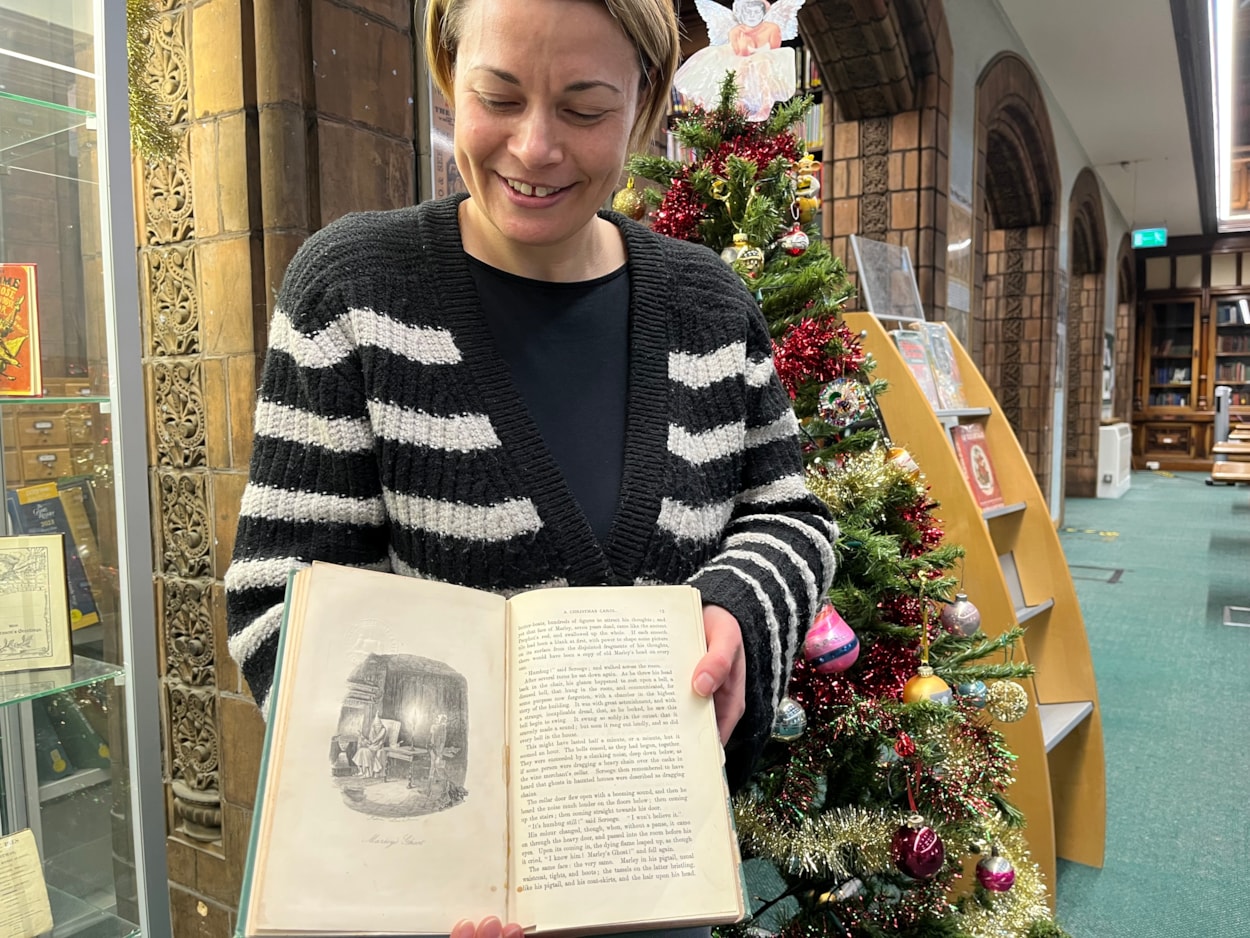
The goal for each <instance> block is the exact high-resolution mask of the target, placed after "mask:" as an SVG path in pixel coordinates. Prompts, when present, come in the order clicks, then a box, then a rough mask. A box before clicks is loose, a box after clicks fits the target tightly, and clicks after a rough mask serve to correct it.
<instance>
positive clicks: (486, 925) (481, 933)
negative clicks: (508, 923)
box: [477, 915, 503, 938]
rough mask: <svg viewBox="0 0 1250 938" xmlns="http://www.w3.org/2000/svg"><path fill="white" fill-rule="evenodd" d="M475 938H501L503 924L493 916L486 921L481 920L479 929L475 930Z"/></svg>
mask: <svg viewBox="0 0 1250 938" xmlns="http://www.w3.org/2000/svg"><path fill="white" fill-rule="evenodd" d="M477 938H503V922H501V921H499V919H497V918H495V917H494V916H493V915H492V916H491V917H490V918H488V919H483V921H482V925H481V927H480V928H478V930H477Z"/></svg>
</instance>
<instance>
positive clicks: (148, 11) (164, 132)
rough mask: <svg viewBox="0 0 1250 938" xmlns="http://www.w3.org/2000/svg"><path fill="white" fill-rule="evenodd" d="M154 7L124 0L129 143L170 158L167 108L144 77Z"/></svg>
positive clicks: (148, 1)
mask: <svg viewBox="0 0 1250 938" xmlns="http://www.w3.org/2000/svg"><path fill="white" fill-rule="evenodd" d="M155 24H156V7H155V6H154V5H153V3H152V0H126V62H127V66H126V71H127V76H126V77H127V82H128V85H129V99H130V145H131V147H133V148H134V149H135V150H137V151H138V152H139V154H140V155H142V156H144V157H145V158H147V159H150V160H151V159H170V158H172V157H173V155H174V153H175V152H176V151H177V148H178V142H177V140H176V139H175V137H174V132H173V131H172V130H171V129H170V126H169V120H170V110H169V105H168V103H167V102H165V101H164V100H162V98H161V96H160V94H159V93H158V92H157V90H156V88H154V87H153V86H152V85H151V84H150V83H149V82H148V79H147V70H148V62H149V61H150V60H151V58H152V31H153V28H154V27H155Z"/></svg>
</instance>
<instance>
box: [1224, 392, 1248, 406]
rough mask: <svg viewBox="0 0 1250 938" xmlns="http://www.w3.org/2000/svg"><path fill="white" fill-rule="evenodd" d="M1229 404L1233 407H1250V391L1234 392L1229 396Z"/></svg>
mask: <svg viewBox="0 0 1250 938" xmlns="http://www.w3.org/2000/svg"><path fill="white" fill-rule="evenodd" d="M1228 403H1229V404H1230V405H1231V406H1233V407H1250V391H1233V392H1232V393H1231V394H1229V395H1228Z"/></svg>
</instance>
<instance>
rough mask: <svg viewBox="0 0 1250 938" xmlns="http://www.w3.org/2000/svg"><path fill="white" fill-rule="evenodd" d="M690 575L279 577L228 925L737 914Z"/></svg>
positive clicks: (711, 918) (355, 931)
mask: <svg viewBox="0 0 1250 938" xmlns="http://www.w3.org/2000/svg"><path fill="white" fill-rule="evenodd" d="M702 622H703V617H702V607H701V604H700V600H699V594H698V592H697V591H696V590H694V589H692V588H690V587H686V586H644V587H589V588H572V587H570V588H557V589H541V590H533V591H530V592H526V593H522V594H520V595H517V596H514V597H513V598H512V599H510V600H504V599H503V598H502V597H500V596H496V595H494V594H492V593H487V592H483V591H479V590H472V589H466V588H464V587H459V586H451V585H448V584H444V583H436V582H431V581H427V580H419V579H413V578H409V577H402V576H397V575H395V574H389V573H376V572H371V571H366V570H359V569H354V568H349V567H340V566H335V565H332V564H321V563H318V564H314V565H313V566H312V567H310V568H307V569H305V570H302V571H300V572H299V573H297V574H295V575H294V576H293V577H292V579H291V584H290V586H289V587H288V592H287V609H286V625H285V627H284V629H283V632H282V648H281V650H280V652H279V664H278V671H277V674H276V676H275V679H274V687H273V690H272V691H271V695H270V713H271V715H270V718H269V729H268V733H267V735H266V743H265V760H264V763H263V764H262V766H261V773H260V788H259V791H258V794H257V802H256V804H257V807H256V814H255V818H254V820H253V825H252V844H251V849H250V851H249V857H248V869H247V874H246V877H245V881H244V893H243V896H242V899H241V902H240V921H239V927H238V932H237V933H238V934H239V935H241V936H261V935H423V934H442V935H446V934H447V933H448V932H449V931H450V929H451V927H452V926H453V925H454V924H455V923H456V922H457V921H458V920H460V919H461V918H468V919H471V920H474V921H476V920H479V919H481V918H483V917H485V916H487V915H497V916H499V917H500V918H501V919H502V920H503V921H505V922H508V921H515V922H519V923H521V924H523V925H525V926H527V927H531V926H532V927H533V928H535V929H536V930H538V931H540V932H544V933H545V932H569V933H581V934H587V933H593V932H607V931H628V930H632V929H645V928H650V927H661V926H666V925H667V926H683V925H694V924H717V923H725V922H732V921H736V920H738V919H740V918H741V917H742V915H743V911H744V909H743V897H742V890H741V876H740V866H739V859H738V847H737V840H736V837H735V833H734V829H733V822H732V815H731V813H730V808H729V799H728V792H727V789H726V785H725V777H724V769H723V754H722V750H721V747H720V742H719V738H718V735H717V729H716V717H715V713H714V711H713V707H712V702H711V700H710V699H706V698H701V697H699V696H697V695H696V694H695V693H694V692H693V690H691V686H690V682H691V677H692V675H693V674H694V668H695V665H696V664H697V662H698V660H699V658H700V657H701V656H702V654H703V653H704V647H705V645H704V635H703V625H702Z"/></svg>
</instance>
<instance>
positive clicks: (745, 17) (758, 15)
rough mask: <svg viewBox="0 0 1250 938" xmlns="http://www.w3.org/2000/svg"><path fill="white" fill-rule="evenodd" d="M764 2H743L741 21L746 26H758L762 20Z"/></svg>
mask: <svg viewBox="0 0 1250 938" xmlns="http://www.w3.org/2000/svg"><path fill="white" fill-rule="evenodd" d="M764 13H765V10H764V4H762V3H744V4H743V5H742V23H743V24H744V25H746V26H758V25H759V24H760V23H762V22H764Z"/></svg>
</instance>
